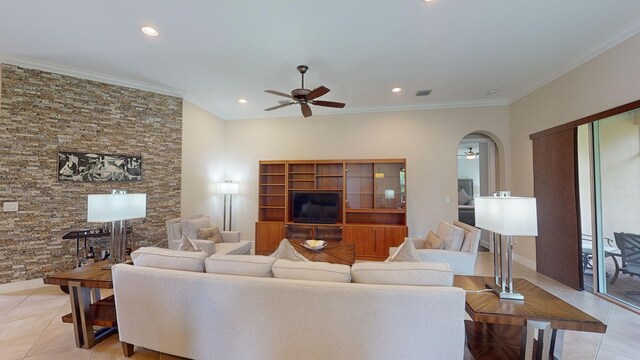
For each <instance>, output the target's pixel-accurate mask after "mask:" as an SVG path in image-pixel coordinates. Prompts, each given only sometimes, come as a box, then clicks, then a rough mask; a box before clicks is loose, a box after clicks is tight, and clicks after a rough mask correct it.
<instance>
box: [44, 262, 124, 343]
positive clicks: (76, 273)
mask: <svg viewBox="0 0 640 360" xmlns="http://www.w3.org/2000/svg"><path fill="white" fill-rule="evenodd" d="M108 263H109V260H104V261H100V262H96V263H94V264H90V265H86V266H83V267H78V268H75V269H71V270H68V271H63V272H61V273H57V274H53V275H50V276H47V277H45V278H44V283H45V284H49V285H59V286H68V287H69V297H70V301H71V313H70V314H67V315H64V316H63V317H62V321H63V322H67V323H72V324H73V329H74V332H75V340H76V346H77V347H84V348H90V347H92V346H93V345H95V344H96V343H97V342H98V341H100V340H102V339H104V338H106V337H108V336H109V335H111V334H113V333H114V332H116V331H117V327H118V323H117V319H116V307H115V302H114V299H113V295H111V296H109V297H107V298H104V299H101V298H100V289H112V288H113V281H112V280H111V269H108V270H103V269H102V267H103V266H104V265H107V264H108ZM94 325H95V326H101V327H102V328H101V329H99V330H98V331H95V332H94V330H93V326H94Z"/></svg>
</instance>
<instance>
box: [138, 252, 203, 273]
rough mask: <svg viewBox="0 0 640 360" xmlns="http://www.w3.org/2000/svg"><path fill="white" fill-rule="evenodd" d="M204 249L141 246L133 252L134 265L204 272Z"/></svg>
mask: <svg viewBox="0 0 640 360" xmlns="http://www.w3.org/2000/svg"><path fill="white" fill-rule="evenodd" d="M208 256H209V255H208V254H207V253H206V252H204V251H179V250H170V249H162V248H156V247H141V248H139V249H138V250H136V251H134V252H132V253H131V259H132V260H133V265H134V266H146V267H154V268H159V269H172V270H183V271H195V272H204V260H205V259H206V258H207V257H208Z"/></svg>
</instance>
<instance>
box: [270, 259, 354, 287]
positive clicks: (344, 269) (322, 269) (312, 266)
mask: <svg viewBox="0 0 640 360" xmlns="http://www.w3.org/2000/svg"><path fill="white" fill-rule="evenodd" d="M272 271H273V277H276V278H282V279H293V280H315V281H333V282H346V283H349V282H351V269H350V268H349V266H348V265H341V264H330V263H326V262H312V261H294V260H287V259H278V260H277V261H276V262H275V263H274V264H273V267H272Z"/></svg>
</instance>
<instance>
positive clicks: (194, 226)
mask: <svg viewBox="0 0 640 360" xmlns="http://www.w3.org/2000/svg"><path fill="white" fill-rule="evenodd" d="M180 225H181V226H182V233H183V234H186V235H187V236H188V237H190V238H192V239H197V238H198V229H201V228H208V227H211V218H209V216H208V215H203V216H200V217H196V218H191V219H183V220H182V221H180Z"/></svg>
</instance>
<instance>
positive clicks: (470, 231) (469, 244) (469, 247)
mask: <svg viewBox="0 0 640 360" xmlns="http://www.w3.org/2000/svg"><path fill="white" fill-rule="evenodd" d="M453 225H455V226H457V227H460V228H462V229H463V230H464V242H463V243H462V248H461V249H460V251H465V252H469V253H473V254H475V253H477V252H478V243H479V242H480V232H481V231H480V229H478V228H477V227H475V226H471V225H468V224H465V223H463V222H460V221H454V222H453Z"/></svg>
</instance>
